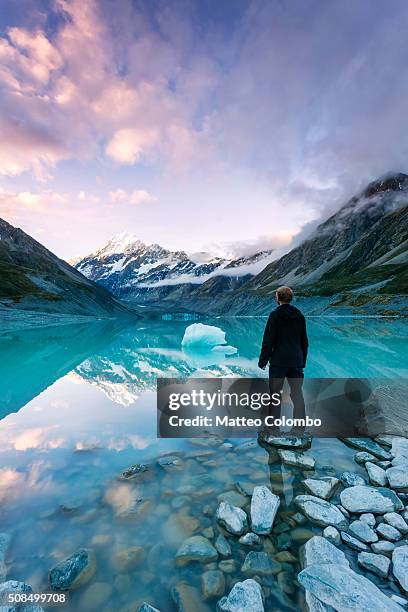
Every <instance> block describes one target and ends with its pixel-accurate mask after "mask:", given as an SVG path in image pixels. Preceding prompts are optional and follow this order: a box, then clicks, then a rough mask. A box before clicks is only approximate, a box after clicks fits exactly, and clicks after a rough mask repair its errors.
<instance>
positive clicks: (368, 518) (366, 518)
mask: <svg viewBox="0 0 408 612" xmlns="http://www.w3.org/2000/svg"><path fill="white" fill-rule="evenodd" d="M360 521H363V523H367V525H369V527H375V516H374V514H373V513H372V512H363V514H361V515H360Z"/></svg>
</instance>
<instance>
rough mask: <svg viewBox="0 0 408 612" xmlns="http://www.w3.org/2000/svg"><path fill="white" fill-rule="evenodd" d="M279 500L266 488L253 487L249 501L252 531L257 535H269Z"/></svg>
mask: <svg viewBox="0 0 408 612" xmlns="http://www.w3.org/2000/svg"><path fill="white" fill-rule="evenodd" d="M279 504H280V499H279V496H278V495H275V494H274V493H272V492H271V491H270V490H269V489H268V487H265V486H258V487H255V489H254V492H253V495H252V500H251V526H252V531H254V532H255V533H257V534H259V535H267V534H269V533H271V530H272V527H273V522H274V520H275V517H276V513H277V512H278V508H279Z"/></svg>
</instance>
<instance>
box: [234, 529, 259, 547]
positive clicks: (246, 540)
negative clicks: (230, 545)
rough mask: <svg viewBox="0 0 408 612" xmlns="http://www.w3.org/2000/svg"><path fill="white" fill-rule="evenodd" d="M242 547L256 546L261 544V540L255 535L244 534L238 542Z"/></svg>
mask: <svg viewBox="0 0 408 612" xmlns="http://www.w3.org/2000/svg"><path fill="white" fill-rule="evenodd" d="M238 542H239V543H240V544H243V545H244V546H258V545H259V544H260V543H261V538H260V537H259V536H258V535H256V533H251V532H250V533H246V534H245V535H243V536H241V537H240V538H239V540H238Z"/></svg>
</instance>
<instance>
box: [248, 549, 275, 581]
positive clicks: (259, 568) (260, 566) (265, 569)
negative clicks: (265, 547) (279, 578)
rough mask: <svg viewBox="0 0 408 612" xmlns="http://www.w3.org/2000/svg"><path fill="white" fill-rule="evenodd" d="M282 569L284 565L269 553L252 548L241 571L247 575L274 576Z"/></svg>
mask: <svg viewBox="0 0 408 612" xmlns="http://www.w3.org/2000/svg"><path fill="white" fill-rule="evenodd" d="M281 569H282V565H281V564H280V563H278V561H275V559H272V557H270V556H269V555H268V553H266V552H255V551H253V550H251V552H249V553H248V554H247V556H246V557H245V561H244V564H243V566H242V568H241V571H242V573H243V574H246V575H247V576H272V575H273V574H278V573H279V572H280V571H281Z"/></svg>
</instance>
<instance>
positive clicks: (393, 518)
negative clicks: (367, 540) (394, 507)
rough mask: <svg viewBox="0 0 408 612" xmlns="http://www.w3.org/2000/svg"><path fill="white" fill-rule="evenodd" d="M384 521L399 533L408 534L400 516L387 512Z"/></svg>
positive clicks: (406, 526)
mask: <svg viewBox="0 0 408 612" xmlns="http://www.w3.org/2000/svg"><path fill="white" fill-rule="evenodd" d="M384 521H385V522H386V523H388V524H389V525H391V526H392V527H395V529H398V531H400V532H401V533H408V525H407V523H406V522H405V521H404V519H403V518H402V516H401V515H400V514H397V512H387V513H386V514H384Z"/></svg>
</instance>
